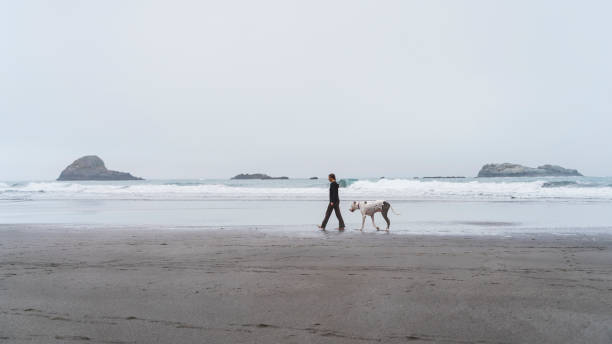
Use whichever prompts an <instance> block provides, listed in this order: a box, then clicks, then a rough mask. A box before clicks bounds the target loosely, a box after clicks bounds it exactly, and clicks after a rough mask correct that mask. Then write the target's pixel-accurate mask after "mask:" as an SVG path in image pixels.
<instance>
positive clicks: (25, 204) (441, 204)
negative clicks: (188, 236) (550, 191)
mask: <svg viewBox="0 0 612 344" xmlns="http://www.w3.org/2000/svg"><path fill="white" fill-rule="evenodd" d="M391 203H392V205H393V207H394V209H395V210H396V211H397V212H398V213H400V214H401V215H395V214H393V213H390V215H389V217H390V219H391V230H392V231H393V232H394V233H400V234H401V233H405V234H485V235H490V234H493V235H507V234H512V233H559V234H572V233H576V234H578V233H581V234H596V233H612V216H610V213H611V212H610V211H611V210H612V204H611V203H609V202H601V201H582V202H576V201H572V202H562V201H557V202H540V201H435V200H428V201H392V202H391ZM326 205H327V203H326V201H323V200H320V201H299V200H283V201H280V200H104V199H101V200H36V201H15V200H3V201H0V223H3V224H10V223H31V224H47V223H48V224H72V225H86V224H92V225H108V226H141V225H142V226H178V227H189V226H193V227H201V228H206V227H248V228H258V229H260V230H273V231H285V232H289V233H291V232H295V233H297V232H310V231H313V230H316V228H315V226H316V225H317V224H319V223H320V221H321V220H322V217H323V213H324V211H325V208H326ZM348 207H349V202H343V203H341V209H342V215H343V217H344V220H345V222H346V224H347V228H348V229H357V228H359V227H360V226H361V215H360V213H358V212H355V213H351V212H349V211H348V210H347V209H348ZM375 220H376V224H377V225H378V226H379V227H381V229H383V228H384V224H385V223H384V220H383V218H382V216H381V215H380V214H377V215H376V216H375ZM336 226H337V220H336V219H335V216H333V215H332V218H331V220H330V223H329V225H328V229H333V228H335V227H336ZM365 230H366V231H370V232H371V231H375V229H374V228H373V226H372V222H371V219H370V218H367V219H366V223H365Z"/></svg>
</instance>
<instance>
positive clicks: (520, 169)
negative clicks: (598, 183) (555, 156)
mask: <svg viewBox="0 0 612 344" xmlns="http://www.w3.org/2000/svg"><path fill="white" fill-rule="evenodd" d="M566 176H582V174H580V172H578V171H577V170H570V169H567V168H563V167H561V166H556V165H542V166H538V167H537V168H533V167H526V166H522V165H518V164H510V163H504V164H487V165H484V166H483V167H482V168H481V169H480V172H478V177H566Z"/></svg>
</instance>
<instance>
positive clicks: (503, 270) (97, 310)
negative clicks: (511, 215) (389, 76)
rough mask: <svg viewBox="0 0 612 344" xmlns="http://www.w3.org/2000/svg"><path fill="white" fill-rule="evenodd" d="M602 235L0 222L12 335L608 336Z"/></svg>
mask: <svg viewBox="0 0 612 344" xmlns="http://www.w3.org/2000/svg"><path fill="white" fill-rule="evenodd" d="M610 262H612V237H606V236H554V235H538V236H530V235H521V236H514V237H501V236H498V237H485V236H415V235H394V234H390V235H385V234H377V233H365V234H361V233H358V232H354V231H347V232H345V233H337V232H333V231H330V232H328V233H327V234H322V233H321V234H320V233H313V235H311V236H296V235H283V234H280V233H266V232H265V231H264V232H262V231H253V230H250V231H247V230H241V229H231V230H227V229H226V230H222V229H218V230H206V231H204V230H198V229H197V228H189V229H176V228H175V229H171V228H154V229H150V228H149V229H147V228H142V227H134V228H120V229H117V228H85V229H84V228H78V226H72V227H61V226H51V225H49V226H45V225H37V226H28V225H1V226H0V266H1V274H0V301H1V302H0V340H1V341H2V342H7V343H70V342H87V343H358V342H364V343H365V342H381V343H404V342H414V343H419V342H422V343H428V342H439V343H472V342H478V343H610V342H612V312H611V311H610V310H611V309H612V277H611V276H612V265H610Z"/></svg>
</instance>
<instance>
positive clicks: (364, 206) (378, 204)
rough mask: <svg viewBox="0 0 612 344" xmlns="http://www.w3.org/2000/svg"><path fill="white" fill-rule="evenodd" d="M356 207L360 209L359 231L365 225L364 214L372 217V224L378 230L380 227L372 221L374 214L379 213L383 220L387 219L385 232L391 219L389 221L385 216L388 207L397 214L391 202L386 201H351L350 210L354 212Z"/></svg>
mask: <svg viewBox="0 0 612 344" xmlns="http://www.w3.org/2000/svg"><path fill="white" fill-rule="evenodd" d="M357 209H359V210H361V229H360V231H363V226H364V225H365V219H366V216H370V217H372V224H373V225H374V227H375V228H376V230H377V231H379V230H380V228H378V226H376V223H375V222H374V214H376V213H381V214H382V216H383V218H384V219H385V221H387V232H388V231H389V226H391V221H389V217H387V213H389V209H391V210H392V211H393V214H395V215H399V214H398V213H396V212H395V209H393V207H392V206H391V204H390V203H389V202H387V201H360V202H353V204H351V209H349V210H350V211H351V212H354V211H355V210H357Z"/></svg>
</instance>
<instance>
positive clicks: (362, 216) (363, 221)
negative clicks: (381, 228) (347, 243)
mask: <svg viewBox="0 0 612 344" xmlns="http://www.w3.org/2000/svg"><path fill="white" fill-rule="evenodd" d="M365 218H366V216H365V215H361V229H360V231H362V232H363V227H365Z"/></svg>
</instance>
